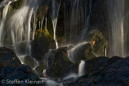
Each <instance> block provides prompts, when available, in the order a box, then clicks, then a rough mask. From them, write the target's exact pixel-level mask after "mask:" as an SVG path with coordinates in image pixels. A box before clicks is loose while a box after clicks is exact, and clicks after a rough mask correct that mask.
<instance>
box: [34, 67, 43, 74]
mask: <svg viewBox="0 0 129 86" xmlns="http://www.w3.org/2000/svg"><path fill="white" fill-rule="evenodd" d="M44 69H45V66H44V65H40V66H37V67H36V68H35V70H36V72H37V73H40V74H41V73H43V70H44Z"/></svg>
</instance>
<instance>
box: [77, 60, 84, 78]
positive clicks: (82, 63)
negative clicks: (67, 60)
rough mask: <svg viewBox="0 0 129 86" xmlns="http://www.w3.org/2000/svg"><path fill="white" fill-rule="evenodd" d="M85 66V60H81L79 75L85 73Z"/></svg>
mask: <svg viewBox="0 0 129 86" xmlns="http://www.w3.org/2000/svg"><path fill="white" fill-rule="evenodd" d="M84 66H85V61H83V60H81V62H80V64H79V68H78V71H79V76H82V75H84Z"/></svg>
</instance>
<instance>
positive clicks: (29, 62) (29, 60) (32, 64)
mask: <svg viewBox="0 0 129 86" xmlns="http://www.w3.org/2000/svg"><path fill="white" fill-rule="evenodd" d="M35 61H36V60H34V58H32V57H30V56H26V57H24V64H26V65H28V66H30V67H31V68H34V67H35V66H36V64H35Z"/></svg>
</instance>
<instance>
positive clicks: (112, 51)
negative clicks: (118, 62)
mask: <svg viewBox="0 0 129 86" xmlns="http://www.w3.org/2000/svg"><path fill="white" fill-rule="evenodd" d="M124 1H125V0H107V2H108V8H109V10H108V12H109V18H110V20H109V22H111V30H110V32H109V34H110V35H111V36H110V37H109V50H108V51H109V56H110V57H111V56H115V55H117V56H122V57H124V56H125V54H124V52H125V49H124V45H125V44H124V42H125V40H124V10H125V9H124Z"/></svg>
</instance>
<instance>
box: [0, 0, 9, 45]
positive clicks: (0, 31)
mask: <svg viewBox="0 0 129 86" xmlns="http://www.w3.org/2000/svg"><path fill="white" fill-rule="evenodd" d="M10 4H11V1H10V2H8V4H7V5H5V7H4V9H3V14H2V20H1V24H0V46H1V45H2V43H3V35H4V34H3V30H4V24H5V20H6V17H7V13H8V9H9V5H10Z"/></svg>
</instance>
